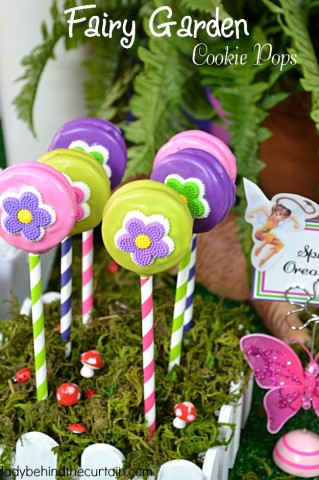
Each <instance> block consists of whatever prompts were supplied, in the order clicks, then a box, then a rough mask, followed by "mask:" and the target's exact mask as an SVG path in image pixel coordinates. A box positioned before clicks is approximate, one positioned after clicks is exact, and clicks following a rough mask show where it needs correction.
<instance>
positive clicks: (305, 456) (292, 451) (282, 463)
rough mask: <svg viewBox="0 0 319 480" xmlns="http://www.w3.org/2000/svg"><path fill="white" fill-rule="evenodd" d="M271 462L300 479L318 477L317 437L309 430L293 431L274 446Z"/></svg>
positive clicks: (318, 446)
mask: <svg viewBox="0 0 319 480" xmlns="http://www.w3.org/2000/svg"><path fill="white" fill-rule="evenodd" d="M273 460H274V462H275V463H276V465H277V466H278V467H279V468H280V469H281V470H282V471H284V472H287V473H290V474H291V475H295V476H297V477H301V478H314V477H316V476H317V475H319V436H318V435H317V434H316V433H314V432H310V431H309V430H293V431H292V432H288V433H286V434H285V435H283V436H282V437H281V438H280V439H279V440H278V442H277V443H276V445H275V448H274V451H273Z"/></svg>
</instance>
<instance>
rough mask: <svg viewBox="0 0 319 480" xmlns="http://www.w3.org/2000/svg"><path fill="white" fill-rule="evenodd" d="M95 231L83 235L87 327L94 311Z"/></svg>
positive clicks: (83, 279) (83, 277) (84, 317)
mask: <svg viewBox="0 0 319 480" xmlns="http://www.w3.org/2000/svg"><path fill="white" fill-rule="evenodd" d="M93 257H94V230H88V231H87V232H83V233H82V323H83V325H86V324H87V323H88V322H89V320H90V318H91V314H92V310H93Z"/></svg>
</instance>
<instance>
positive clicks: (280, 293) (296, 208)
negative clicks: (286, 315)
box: [244, 179, 319, 304]
mask: <svg viewBox="0 0 319 480" xmlns="http://www.w3.org/2000/svg"><path fill="white" fill-rule="evenodd" d="M244 187H245V193H246V198H247V210H246V215H245V219H246V221H247V222H249V223H250V224H251V225H252V227H253V231H252V238H253V242H254V245H253V248H252V252H251V262H252V265H253V266H254V269H255V270H254V277H253V288H252V298H254V299H263V300H277V301H286V300H287V292H289V299H290V300H292V301H298V302H299V303H306V302H307V301H309V296H311V297H313V298H312V300H311V303H313V304H319V298H318V297H317V295H316V293H314V294H312V291H313V285H314V283H315V281H316V280H317V279H318V278H319V222H318V221H315V220H312V219H313V218H315V217H317V216H318V215H319V205H317V204H316V203H315V202H313V201H312V200H309V199H308V198H305V197H302V196H300V195H295V194H290V193H289V194H287V193H281V194H277V195H275V196H274V197H273V198H272V199H271V200H269V199H268V198H267V197H266V196H265V195H264V193H263V192H262V191H261V190H260V188H259V187H258V186H257V185H255V184H254V183H253V182H250V181H249V180H247V179H244Z"/></svg>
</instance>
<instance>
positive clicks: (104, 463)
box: [81, 443, 124, 480]
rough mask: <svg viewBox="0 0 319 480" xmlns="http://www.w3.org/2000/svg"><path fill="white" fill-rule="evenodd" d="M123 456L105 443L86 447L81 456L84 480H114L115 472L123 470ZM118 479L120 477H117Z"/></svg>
mask: <svg viewBox="0 0 319 480" xmlns="http://www.w3.org/2000/svg"><path fill="white" fill-rule="evenodd" d="M123 461H124V455H123V453H122V452H121V451H120V450H118V449H117V448H115V447H113V446H112V445H108V444H107V443H96V444H94V445H90V446H89V447H87V448H86V449H85V450H84V451H83V453H82V456H81V470H82V472H83V471H84V473H85V475H81V478H83V479H85V480H106V479H112V480H114V479H115V478H117V477H116V474H115V472H116V470H120V469H122V468H123ZM119 478H120V475H119Z"/></svg>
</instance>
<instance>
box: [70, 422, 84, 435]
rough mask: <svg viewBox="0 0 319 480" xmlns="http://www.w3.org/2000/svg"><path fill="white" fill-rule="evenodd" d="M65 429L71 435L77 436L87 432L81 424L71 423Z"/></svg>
mask: <svg viewBox="0 0 319 480" xmlns="http://www.w3.org/2000/svg"><path fill="white" fill-rule="evenodd" d="M66 429H67V430H70V432H72V433H77V434H80V433H85V432H87V428H86V426H85V425H83V424H82V423H72V424H71V425H69V426H68V427H66Z"/></svg>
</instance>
